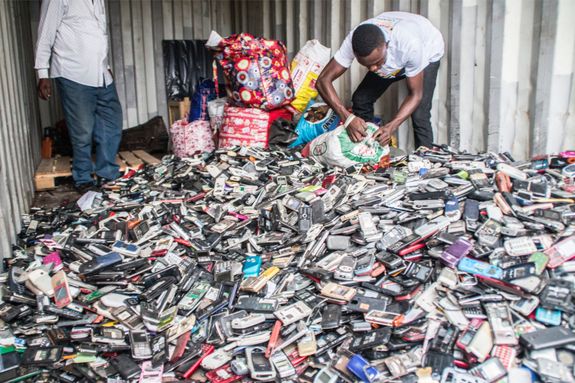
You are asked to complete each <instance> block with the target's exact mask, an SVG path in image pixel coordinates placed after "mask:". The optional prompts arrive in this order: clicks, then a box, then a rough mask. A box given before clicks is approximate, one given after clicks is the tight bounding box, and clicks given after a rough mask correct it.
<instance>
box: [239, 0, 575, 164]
mask: <svg viewBox="0 0 575 383" xmlns="http://www.w3.org/2000/svg"><path fill="white" fill-rule="evenodd" d="M383 11H408V12H414V13H419V14H422V15H424V16H426V17H428V18H429V19H430V20H431V21H432V22H433V24H434V25H435V26H437V27H438V28H439V29H440V30H441V32H442V34H443V36H444V39H445V41H446V51H447V52H446V55H445V56H444V58H443V59H442V61H441V67H440V72H439V77H438V83H437V88H436V91H435V96H434V102H433V110H432V121H433V126H434V130H435V137H436V141H437V142H440V143H450V144H451V145H453V146H456V147H460V148H462V149H466V150H469V151H471V152H478V151H485V150H494V151H506V150H508V151H510V152H512V153H513V154H514V155H515V156H517V157H518V158H527V157H528V156H529V155H531V154H536V153H550V152H557V151H559V150H560V149H564V148H575V114H574V112H575V81H573V72H574V69H575V23H573V20H572V18H573V15H575V1H573V0H490V1H484V0H319V1H308V0H294V1H290V0H288V1H282V0H261V1H252V0H241V1H235V2H234V21H235V24H234V31H236V32H237V31H241V30H247V31H250V32H253V33H263V35H264V36H266V37H273V38H278V39H281V40H284V41H286V42H287V46H288V50H289V52H290V54H292V55H293V54H294V53H296V52H297V50H298V49H299V47H301V46H302V45H303V44H304V43H305V42H306V41H307V40H308V39H311V38H317V39H319V40H320V41H321V42H322V43H323V44H324V45H327V46H331V47H332V49H333V52H332V54H333V53H335V50H337V49H338V47H339V45H340V44H341V41H342V40H343V38H344V37H345V36H346V34H347V33H348V31H349V30H351V28H352V27H353V26H355V25H357V24H358V23H359V22H361V21H363V20H365V19H367V18H369V17H372V16H373V15H376V14H378V13H380V12H383ZM364 73H365V70H364V69H363V68H360V66H359V65H358V64H357V63H354V65H353V66H352V68H351V70H350V71H348V72H347V73H346V74H345V76H343V78H342V79H340V80H339V81H338V84H337V87H336V89H337V90H338V92H339V94H340V95H341V96H342V97H343V100H344V101H347V102H349V101H350V99H351V93H352V91H353V90H354V89H355V87H356V86H357V85H358V84H359V82H360V81H361V80H362V78H363V75H364ZM405 95H406V87H405V84H404V83H403V82H400V83H399V84H397V86H395V85H394V86H393V87H391V88H390V89H389V90H388V91H387V92H386V94H385V95H384V96H383V97H382V98H381V100H380V101H379V102H378V104H377V108H376V110H377V111H378V112H379V113H380V114H381V115H382V116H383V117H384V119H390V118H391V116H393V113H394V112H395V111H396V110H397V108H398V105H399V104H400V102H401V100H403V98H404V97H405ZM410 132H411V130H410V129H406V128H405V126H404V127H402V128H401V129H400V134H399V138H400V144H401V146H403V147H411V146H412V142H413V138H412V136H411V134H410Z"/></svg>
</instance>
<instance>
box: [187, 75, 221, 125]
mask: <svg viewBox="0 0 575 383" xmlns="http://www.w3.org/2000/svg"><path fill="white" fill-rule="evenodd" d="M216 97H217V95H216V86H215V84H214V81H213V80H211V79H203V80H200V81H199V83H198V85H197V86H196V91H195V92H194V94H193V95H192V102H191V106H190V113H188V122H192V121H197V120H201V121H209V120H210V116H209V114H208V102H209V101H212V100H215V99H216Z"/></svg>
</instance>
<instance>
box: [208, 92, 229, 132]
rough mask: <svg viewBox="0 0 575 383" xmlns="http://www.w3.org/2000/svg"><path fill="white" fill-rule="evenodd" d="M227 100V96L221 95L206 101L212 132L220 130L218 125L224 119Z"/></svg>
mask: <svg viewBox="0 0 575 383" xmlns="http://www.w3.org/2000/svg"><path fill="white" fill-rule="evenodd" d="M227 100H228V98H227V97H221V98H216V99H215V100H212V101H208V115H209V116H210V125H211V126H212V130H213V131H214V133H215V132H219V131H220V127H221V126H222V122H223V121H224V107H225V106H226V102H227Z"/></svg>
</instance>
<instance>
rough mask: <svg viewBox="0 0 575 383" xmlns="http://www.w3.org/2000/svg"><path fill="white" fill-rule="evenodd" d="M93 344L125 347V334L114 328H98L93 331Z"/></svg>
mask: <svg viewBox="0 0 575 383" xmlns="http://www.w3.org/2000/svg"><path fill="white" fill-rule="evenodd" d="M92 342H94V343H107V344H115V345H125V344H126V342H125V336H124V332H123V331H122V330H120V329H117V328H113V327H96V328H94V329H92Z"/></svg>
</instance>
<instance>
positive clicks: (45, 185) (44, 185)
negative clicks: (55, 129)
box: [34, 150, 160, 190]
mask: <svg viewBox="0 0 575 383" xmlns="http://www.w3.org/2000/svg"><path fill="white" fill-rule="evenodd" d="M116 163H117V164H118V165H119V166H120V171H121V172H123V171H124V170H126V168H127V167H131V168H134V167H138V166H139V165H142V164H150V165H154V164H158V163H160V160H158V159H157V158H156V157H154V156H152V155H151V154H149V153H147V152H146V151H144V150H134V151H132V152H120V153H118V155H117V156H116ZM70 176H72V159H71V158H70V157H60V156H58V157H55V158H50V159H43V160H42V162H40V165H39V166H38V169H37V170H36V175H35V177H34V183H35V185H36V190H47V189H54V188H55V187H56V178H60V177H70Z"/></svg>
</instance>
